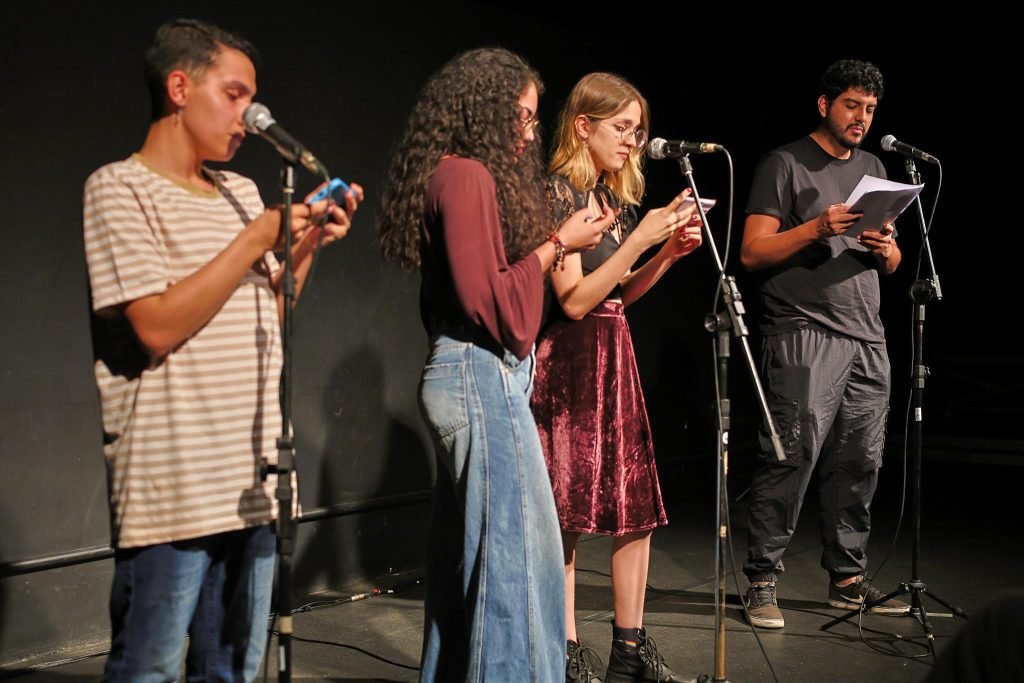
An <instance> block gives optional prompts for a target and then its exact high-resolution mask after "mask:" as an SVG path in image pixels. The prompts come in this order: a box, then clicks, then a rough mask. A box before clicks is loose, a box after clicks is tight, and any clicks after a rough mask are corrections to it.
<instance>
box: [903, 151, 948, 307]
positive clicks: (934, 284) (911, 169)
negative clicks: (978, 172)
mask: <svg viewBox="0 0 1024 683" xmlns="http://www.w3.org/2000/svg"><path fill="white" fill-rule="evenodd" d="M904 165H905V166H906V169H907V176H908V177H909V178H910V182H912V183H913V184H914V185H920V184H921V174H920V173H918V171H917V165H916V164H915V163H914V159H913V157H907V159H906V161H905V162H904ZM939 169H940V171H939V172H940V173H941V169H942V166H941V165H940V166H939ZM914 206H915V207H917V220H918V224H919V225H920V226H921V244H922V246H923V247H924V252H925V254H926V255H927V258H928V269H929V271H930V272H931V274H932V277H931V280H930V287H924V288H922V287H921V285H917V286H918V288H919V289H930V290H931V291H930V294H929V295H928V296H929V297H934V298H935V300H936V301H942V287H941V285H939V274H938V272H937V271H936V270H935V259H934V258H933V257H932V243H931V240H930V239H929V234H928V232H929V230H928V222H927V221H925V218H924V208H923V207H922V206H921V195H920V193H918V195H917V196H916V197H914ZM914 300H915V301H917V299H914Z"/></svg>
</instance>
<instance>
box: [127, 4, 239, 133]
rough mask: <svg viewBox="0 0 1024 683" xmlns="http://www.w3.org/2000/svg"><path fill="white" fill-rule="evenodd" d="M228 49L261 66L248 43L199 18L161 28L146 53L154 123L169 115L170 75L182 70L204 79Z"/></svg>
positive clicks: (151, 115)
mask: <svg viewBox="0 0 1024 683" xmlns="http://www.w3.org/2000/svg"><path fill="white" fill-rule="evenodd" d="M225 47H228V48H231V49H233V50H238V51H239V52H241V53H243V54H244V55H245V56H246V57H248V58H249V59H250V60H251V61H252V63H253V64H254V65H258V64H259V53H258V52H257V51H256V48H255V47H253V45H252V43H250V42H249V41H248V40H246V39H245V38H242V37H241V36H239V35H236V34H234V33H230V32H228V31H225V30H224V29H222V28H218V27H216V26H214V25H212V24H208V23H206V22H203V21H199V20H198V19H175V20H174V21H169V22H167V23H166V24H164V25H163V26H161V27H160V28H158V29H157V31H156V35H155V36H154V37H153V44H152V45H150V46H149V49H148V50H146V63H145V77H146V86H147V87H148V88H149V101H150V118H151V120H153V121H156V120H158V119H160V118H161V117H163V116H164V115H166V114H167V111H166V95H167V93H166V87H167V76H168V74H170V73H171V72H172V71H174V70H175V69H181V70H183V71H185V72H186V73H187V74H189V75H190V76H192V77H193V78H202V76H203V74H205V72H206V70H207V69H208V68H209V67H210V65H211V64H213V62H214V61H215V60H216V59H217V55H218V54H219V53H220V51H221V50H222V49H223V48H225Z"/></svg>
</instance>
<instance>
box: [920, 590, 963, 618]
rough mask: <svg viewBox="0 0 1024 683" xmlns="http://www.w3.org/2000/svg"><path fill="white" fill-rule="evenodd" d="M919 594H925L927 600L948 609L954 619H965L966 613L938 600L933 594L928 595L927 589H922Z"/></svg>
mask: <svg viewBox="0 0 1024 683" xmlns="http://www.w3.org/2000/svg"><path fill="white" fill-rule="evenodd" d="M921 592H922V593H924V594H926V595H927V596H928V597H929V598H931V599H932V600H934V601H935V602H937V603H939V604H940V605H942V606H943V607H945V608H946V609H948V610H949V611H950V612H951V613H952V614H953V616H954V617H960V618H961V619H966V618H967V613H966V612H964V611H963V610H962V609H960V608H959V607H957V606H956V605H951V604H949V603H948V602H946V601H945V600H943V599H942V598H940V597H939V596H938V595H936V594H935V593H929V592H928V589H927V588H922V589H921Z"/></svg>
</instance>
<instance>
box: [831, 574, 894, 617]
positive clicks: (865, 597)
mask: <svg viewBox="0 0 1024 683" xmlns="http://www.w3.org/2000/svg"><path fill="white" fill-rule="evenodd" d="M883 597H885V594H884V593H882V591H880V590H878V589H877V588H875V587H874V586H872V585H871V583H870V582H869V581H868V580H867V579H865V578H864V577H863V576H860V577H858V578H857V580H856V581H854V582H853V583H850V584H848V585H846V586H837V585H835V584H834V583H832V582H829V585H828V604H829V605H830V606H831V607H835V608H837V609H849V610H857V609H860V608H861V605H863V604H865V603H872V602H876V601H878V600H880V599H882V598H883ZM909 611H910V605H908V604H907V603H905V602H903V601H902V600H896V599H895V598H891V599H889V600H886V601H885V602H881V603H878V604H877V605H874V606H873V607H871V608H870V609H868V610H867V612H868V613H869V614H884V615H887V616H893V617H901V616H903V615H905V614H906V613H907V612H909Z"/></svg>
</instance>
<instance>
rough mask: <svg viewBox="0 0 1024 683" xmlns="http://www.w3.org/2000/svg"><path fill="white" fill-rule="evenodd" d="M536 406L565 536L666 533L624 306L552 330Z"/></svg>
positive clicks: (540, 355)
mask: <svg viewBox="0 0 1024 683" xmlns="http://www.w3.org/2000/svg"><path fill="white" fill-rule="evenodd" d="M531 405H532V407H533V414H534V417H535V418H536V421H537V427H538V429H539V431H540V441H541V446H542V447H543V449H544V458H545V459H546V460H547V465H548V473H549V474H550V475H551V487H552V489H553V490H554V494H555V506H556V507H557V508H558V518H559V523H560V524H561V527H562V530H563V531H570V532H580V533H600V534H611V535H615V536H619V535H622V534H625V533H628V532H631V531H643V530H647V529H653V528H654V527H656V526H664V525H666V524H668V518H667V517H666V516H665V508H664V506H663V505H662V502H661V489H660V487H659V486H658V471H657V469H656V468H655V464H654V447H653V445H652V443H651V427H650V424H649V423H648V421H647V409H646V408H645V406H644V397H643V392H642V391H641V389H640V376H639V374H638V373H637V369H636V359H635V357H634V356H633V341H632V339H631V338H630V336H629V325H628V324H627V323H626V317H625V315H624V314H623V306H622V304H621V303H617V302H610V301H605V302H602V303H601V304H599V305H598V306H597V307H596V308H595V309H594V310H593V311H591V312H590V313H588V314H587V315H586V316H585V317H584V318H583V319H582V320H579V321H571V320H568V319H565V318H562V317H559V318H557V319H555V320H553V321H552V322H551V323H550V324H549V325H548V327H547V328H546V329H545V330H544V332H543V333H542V334H541V336H540V339H538V341H537V372H536V376H535V379H534V389H533V396H532V399H531Z"/></svg>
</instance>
